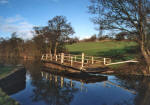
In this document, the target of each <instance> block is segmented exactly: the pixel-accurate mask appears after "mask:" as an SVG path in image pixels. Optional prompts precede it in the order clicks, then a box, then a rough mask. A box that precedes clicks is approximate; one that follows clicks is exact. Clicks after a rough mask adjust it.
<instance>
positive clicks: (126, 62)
mask: <svg viewBox="0 0 150 105" xmlns="http://www.w3.org/2000/svg"><path fill="white" fill-rule="evenodd" d="M130 62H133V63H137V62H139V61H134V60H129V61H122V62H115V63H110V64H105V65H107V66H109V65H115V64H122V63H130Z"/></svg>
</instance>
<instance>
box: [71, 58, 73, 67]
mask: <svg viewBox="0 0 150 105" xmlns="http://www.w3.org/2000/svg"><path fill="white" fill-rule="evenodd" d="M72 65H73V57H71V66H72Z"/></svg>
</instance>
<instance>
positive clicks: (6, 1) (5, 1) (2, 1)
mask: <svg viewBox="0 0 150 105" xmlns="http://www.w3.org/2000/svg"><path fill="white" fill-rule="evenodd" d="M7 3H8V0H0V4H7Z"/></svg>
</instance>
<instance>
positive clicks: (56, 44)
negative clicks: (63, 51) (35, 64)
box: [54, 42, 58, 56]
mask: <svg viewBox="0 0 150 105" xmlns="http://www.w3.org/2000/svg"><path fill="white" fill-rule="evenodd" d="M57 46H58V42H56V43H55V49H54V56H56V54H57Z"/></svg>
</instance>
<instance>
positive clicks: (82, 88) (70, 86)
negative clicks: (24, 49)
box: [10, 62, 150, 105]
mask: <svg viewBox="0 0 150 105" xmlns="http://www.w3.org/2000/svg"><path fill="white" fill-rule="evenodd" d="M25 66H26V70H27V71H26V74H25V77H26V78H25V80H24V81H25V82H22V84H18V85H23V86H24V88H19V90H18V91H16V93H13V94H10V96H11V97H12V98H13V99H15V100H17V101H19V102H20V103H21V104H22V105H150V94H149V92H150V79H149V78H143V77H122V76H108V75H107V77H108V79H107V80H106V81H100V82H95V83H84V82H82V81H79V80H78V81H77V80H75V79H69V78H66V77H64V76H60V75H56V74H53V73H51V74H50V73H48V72H44V71H42V69H41V64H38V62H27V63H25ZM16 87H17V86H16Z"/></svg>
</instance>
